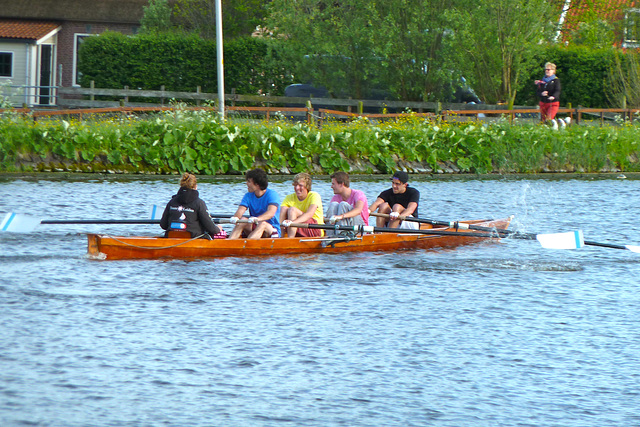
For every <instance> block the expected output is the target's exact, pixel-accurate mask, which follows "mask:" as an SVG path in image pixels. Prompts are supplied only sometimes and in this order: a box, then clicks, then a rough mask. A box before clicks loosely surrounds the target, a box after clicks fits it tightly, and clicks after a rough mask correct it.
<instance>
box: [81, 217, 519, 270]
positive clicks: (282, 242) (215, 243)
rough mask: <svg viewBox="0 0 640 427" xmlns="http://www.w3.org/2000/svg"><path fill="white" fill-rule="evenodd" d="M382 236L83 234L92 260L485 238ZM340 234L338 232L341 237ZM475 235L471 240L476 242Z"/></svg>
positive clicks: (436, 231) (434, 245) (430, 245)
mask: <svg viewBox="0 0 640 427" xmlns="http://www.w3.org/2000/svg"><path fill="white" fill-rule="evenodd" d="M510 220H511V218H507V219H501V220H475V221H461V223H466V224H474V225H478V226H482V227H489V228H497V229H506V228H507V227H508V226H509V222H510ZM385 231H387V232H383V233H369V234H367V233H358V234H357V233H346V234H339V235H336V236H330V237H317V238H289V237H285V238H276V239H268V238H267V239H259V240H248V239H233V240H231V239H214V240H207V239H192V238H184V237H181V238H180V237H179V238H174V237H169V238H165V237H151V236H146V237H145V236H111V235H104V234H88V235H87V236H88V256H89V257H90V258H93V259H107V260H121V259H159V258H179V259H197V258H216V257H230V256H267V255H288V254H305V253H340V252H376V251H398V250H411V249H439V248H455V247H457V246H462V245H469V244H475V243H479V242H483V241H488V240H497V239H498V238H499V237H498V234H488V233H486V232H479V231H473V230H462V228H458V227H454V228H452V227H444V226H440V227H437V226H436V227H434V226H431V225H427V224H424V225H423V226H422V227H421V229H420V230H400V229H397V231H396V229H393V230H392V229H385ZM343 233H344V232H343ZM476 234H477V236H476Z"/></svg>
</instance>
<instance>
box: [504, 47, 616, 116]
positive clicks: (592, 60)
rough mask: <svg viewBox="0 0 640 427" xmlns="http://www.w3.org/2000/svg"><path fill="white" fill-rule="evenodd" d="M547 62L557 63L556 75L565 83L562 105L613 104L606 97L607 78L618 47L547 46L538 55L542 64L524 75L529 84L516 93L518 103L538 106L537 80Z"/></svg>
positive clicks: (595, 105) (601, 105)
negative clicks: (535, 83) (527, 74)
mask: <svg viewBox="0 0 640 427" xmlns="http://www.w3.org/2000/svg"><path fill="white" fill-rule="evenodd" d="M545 62H553V63H554V64H556V65H557V67H558V70H557V76H558V77H559V78H560V81H561V82H562V93H561V95H560V105H561V106H562V107H565V106H567V104H568V103H570V104H571V106H572V107H578V106H583V107H587V108H608V107H610V104H609V99H608V98H607V94H606V92H607V90H608V88H607V78H608V75H609V71H610V70H611V69H612V68H613V67H614V66H615V50H614V49H613V48H610V49H591V48H589V47H586V46H559V45H553V46H549V47H547V48H546V49H545V50H544V51H543V53H542V56H541V57H540V58H539V63H540V67H539V68H538V69H536V70H534V72H533V74H532V75H531V76H528V77H525V81H528V82H530V84H527V85H525V87H524V89H523V90H521V91H520V92H519V93H518V94H517V95H516V102H515V103H516V104H517V105H537V103H538V98H537V97H536V93H535V85H534V83H533V82H534V80H536V79H540V78H541V77H542V76H543V74H544V73H543V69H544V64H545Z"/></svg>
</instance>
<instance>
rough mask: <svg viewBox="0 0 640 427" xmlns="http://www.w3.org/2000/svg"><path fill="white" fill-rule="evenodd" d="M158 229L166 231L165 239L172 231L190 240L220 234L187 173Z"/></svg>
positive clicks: (196, 186) (194, 180)
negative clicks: (185, 235)
mask: <svg viewBox="0 0 640 427" xmlns="http://www.w3.org/2000/svg"><path fill="white" fill-rule="evenodd" d="M160 227H162V229H163V230H166V232H165V237H171V233H172V232H174V231H178V232H180V231H181V232H187V233H189V234H187V236H191V237H192V238H193V237H204V238H209V239H210V238H211V237H213V236H214V235H216V234H219V233H220V228H218V226H216V225H215V224H214V223H213V221H212V220H211V216H210V215H209V212H208V211H207V205H206V203H205V202H204V201H203V200H202V199H201V198H200V194H199V193H198V181H197V179H196V177H195V175H193V174H190V173H188V172H185V173H184V174H183V175H182V178H181V179H180V189H179V190H178V193H177V194H176V195H174V196H173V197H172V198H171V200H170V201H169V203H167V206H166V207H165V209H164V212H163V213H162V218H161V219H160ZM185 234H186V233H185Z"/></svg>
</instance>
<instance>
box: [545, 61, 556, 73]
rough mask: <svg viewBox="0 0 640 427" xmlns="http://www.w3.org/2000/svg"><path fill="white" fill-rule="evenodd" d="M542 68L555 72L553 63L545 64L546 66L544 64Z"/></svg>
mask: <svg viewBox="0 0 640 427" xmlns="http://www.w3.org/2000/svg"><path fill="white" fill-rule="evenodd" d="M544 68H549V69H551V70H553V71H555V70H556V64H554V63H553V62H547V63H546V64H544Z"/></svg>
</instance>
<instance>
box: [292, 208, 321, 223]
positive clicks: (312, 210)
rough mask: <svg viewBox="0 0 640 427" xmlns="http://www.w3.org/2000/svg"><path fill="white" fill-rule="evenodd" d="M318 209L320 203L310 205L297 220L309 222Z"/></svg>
mask: <svg viewBox="0 0 640 427" xmlns="http://www.w3.org/2000/svg"><path fill="white" fill-rule="evenodd" d="M316 209H318V205H309V209H307V210H306V211H305V212H304V213H303V214H302V215H300V216H299V217H298V218H296V222H307V221H309V220H310V219H311V218H313V214H314V213H316Z"/></svg>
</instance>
